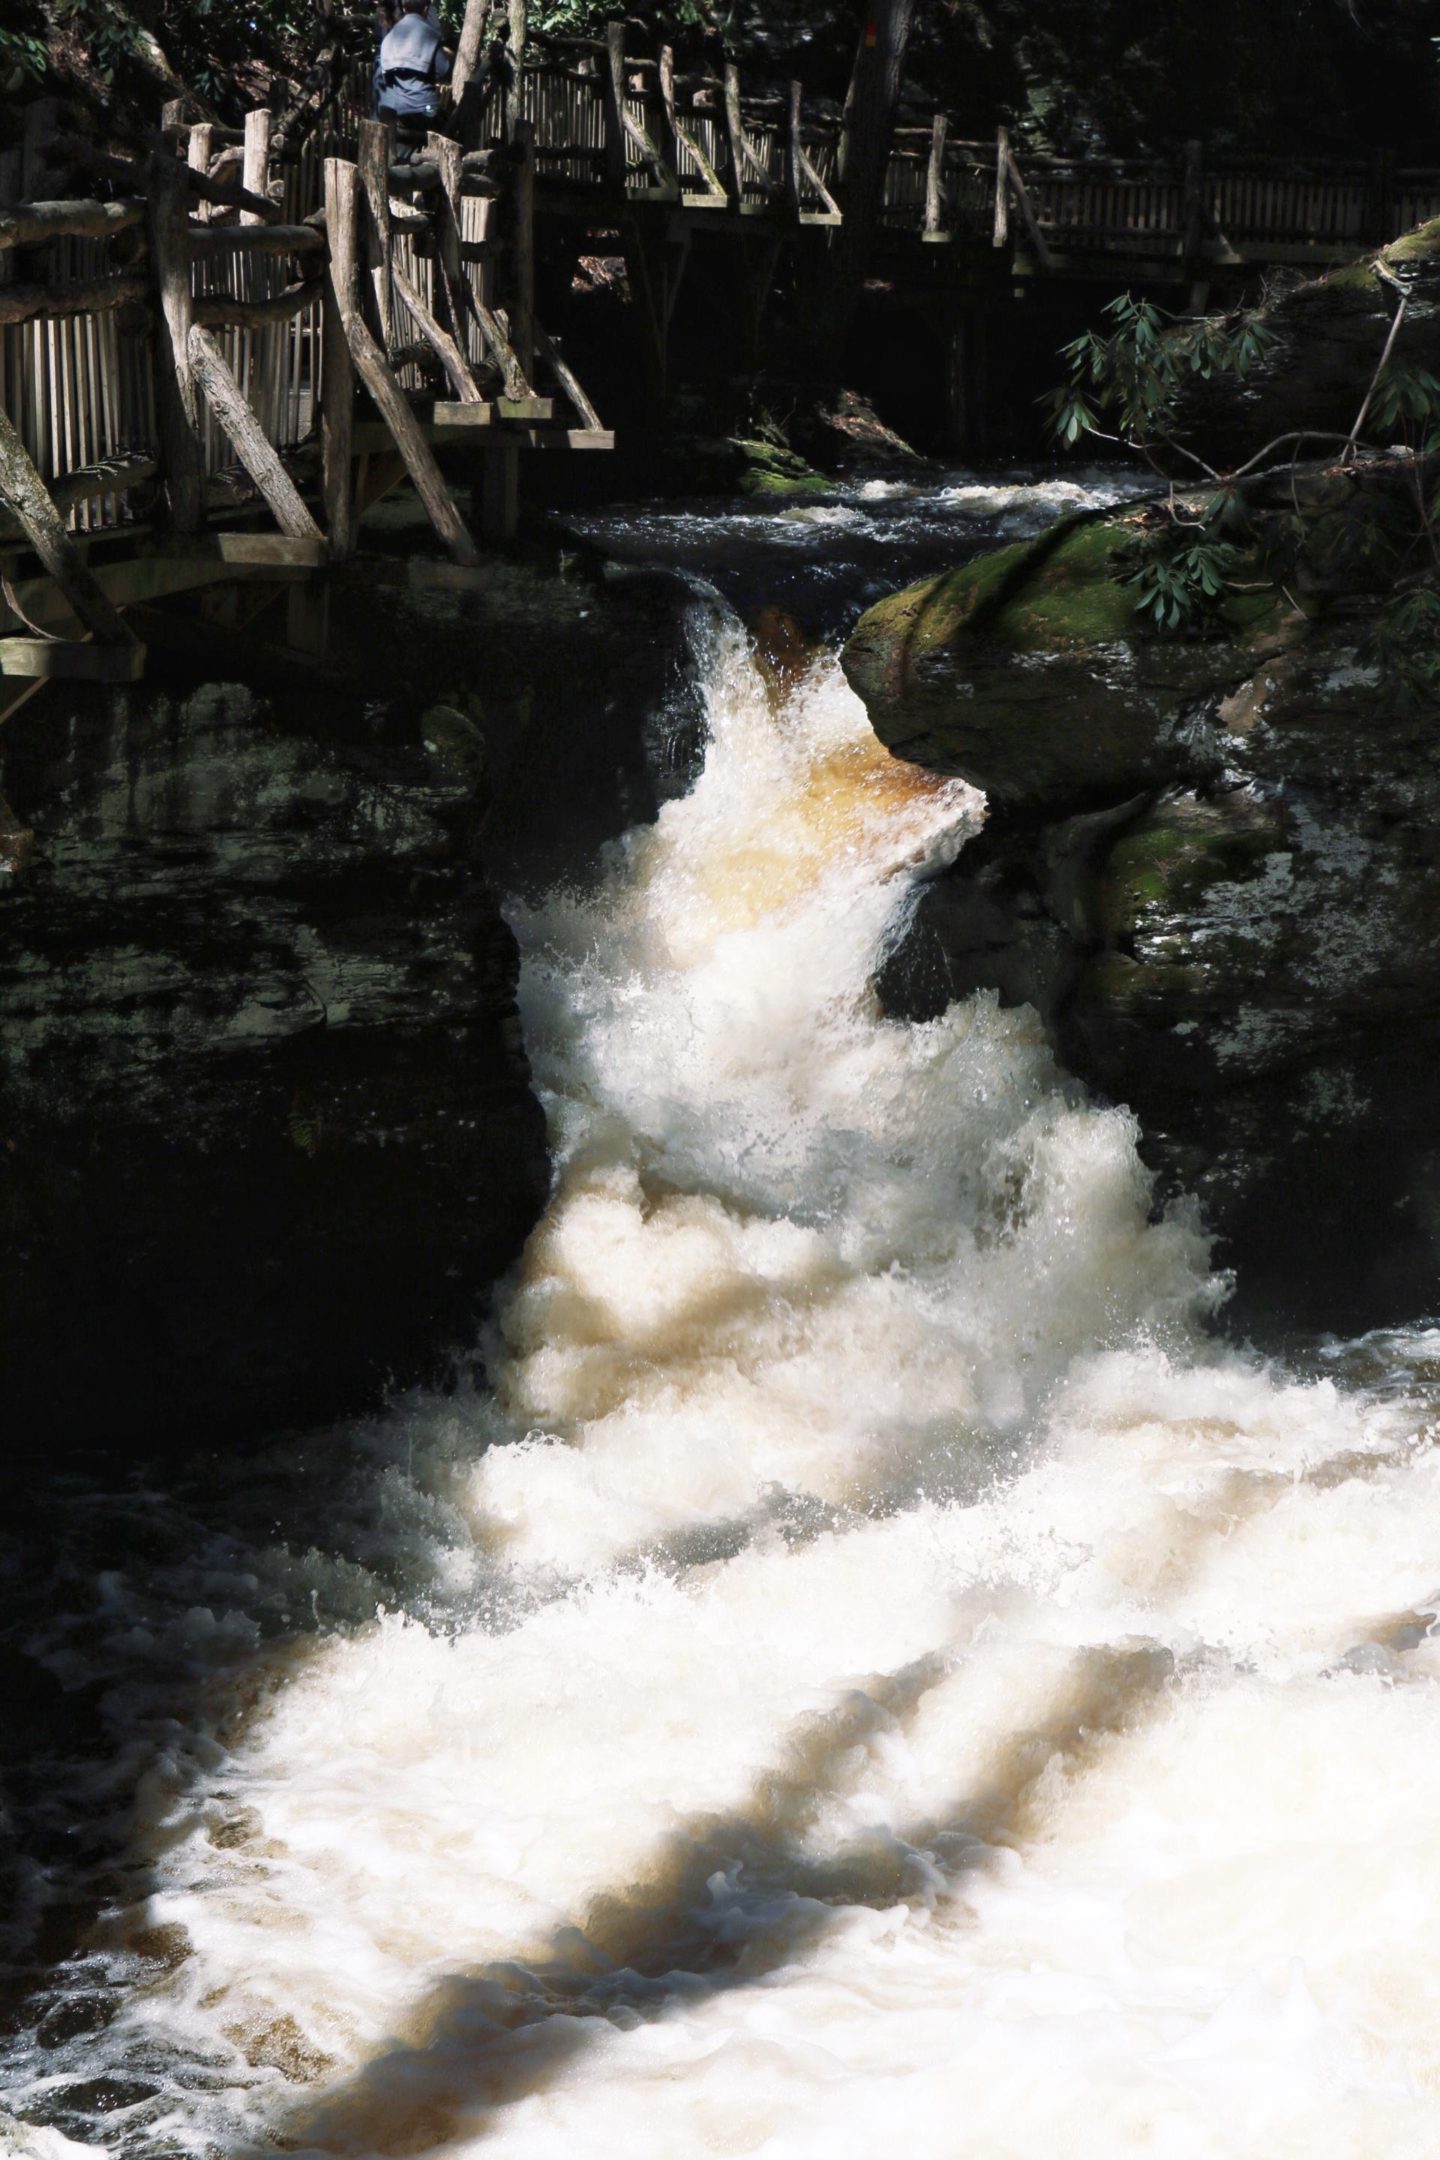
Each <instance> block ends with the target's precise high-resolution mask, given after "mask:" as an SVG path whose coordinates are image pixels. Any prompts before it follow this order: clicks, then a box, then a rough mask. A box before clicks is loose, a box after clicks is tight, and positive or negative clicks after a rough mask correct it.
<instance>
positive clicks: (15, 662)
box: [0, 637, 145, 683]
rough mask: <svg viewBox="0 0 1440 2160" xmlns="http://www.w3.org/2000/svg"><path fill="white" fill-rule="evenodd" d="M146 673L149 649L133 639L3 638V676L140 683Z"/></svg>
mask: <svg viewBox="0 0 1440 2160" xmlns="http://www.w3.org/2000/svg"><path fill="white" fill-rule="evenodd" d="M144 672H145V647H144V646H143V645H141V644H139V643H138V642H137V641H136V640H135V639H134V638H130V637H127V639H126V642H125V643H124V644H123V645H101V644H98V643H87V642H85V641H83V640H79V641H77V640H75V639H72V638H48V637H43V638H41V637H0V675H26V676H37V677H40V678H42V679H43V680H46V681H50V680H53V679H57V678H58V679H61V680H63V681H66V682H99V683H127V682H139V680H140V678H141V676H142V675H143V674H144Z"/></svg>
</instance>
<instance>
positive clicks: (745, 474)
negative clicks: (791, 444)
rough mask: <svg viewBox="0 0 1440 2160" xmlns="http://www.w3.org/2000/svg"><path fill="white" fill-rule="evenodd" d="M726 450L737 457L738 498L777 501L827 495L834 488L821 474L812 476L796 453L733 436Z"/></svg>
mask: <svg viewBox="0 0 1440 2160" xmlns="http://www.w3.org/2000/svg"><path fill="white" fill-rule="evenodd" d="M730 446H731V448H732V450H734V451H736V452H737V453H738V456H739V461H740V471H739V475H738V480H737V485H738V487H739V489H740V492H741V494H742V495H758V496H764V497H780V498H788V497H790V496H805V495H828V494H829V493H830V492H831V490H832V489H833V488H834V485H835V483H834V481H833V480H828V479H827V478H826V477H825V475H824V473H821V472H816V470H815V468H814V466H813V465H810V464H807V463H806V461H805V459H804V458H803V457H801V456H800V454H799V452H798V451H795V450H787V449H784V448H783V447H782V446H781V445H780V444H778V443H771V442H761V441H758V440H756V439H753V438H751V437H747V436H733V437H732V438H731V445H730Z"/></svg>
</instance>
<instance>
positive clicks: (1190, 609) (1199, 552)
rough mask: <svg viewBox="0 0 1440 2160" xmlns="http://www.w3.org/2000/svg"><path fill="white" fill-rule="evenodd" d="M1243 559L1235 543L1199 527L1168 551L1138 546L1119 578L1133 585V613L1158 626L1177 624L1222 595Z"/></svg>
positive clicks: (1189, 619)
mask: <svg viewBox="0 0 1440 2160" xmlns="http://www.w3.org/2000/svg"><path fill="white" fill-rule="evenodd" d="M1243 560H1244V558H1243V556H1242V555H1241V552H1240V550H1239V549H1238V548H1234V547H1231V546H1230V545H1229V543H1228V542H1227V541H1224V540H1213V539H1210V538H1207V537H1206V536H1205V535H1204V534H1203V533H1202V534H1201V535H1200V536H1199V537H1197V538H1195V539H1191V540H1184V541H1182V542H1181V543H1180V544H1179V545H1178V546H1172V547H1171V548H1170V549H1169V551H1168V552H1167V551H1164V550H1162V549H1159V548H1153V549H1144V550H1142V551H1141V560H1140V564H1139V567H1138V569H1136V570H1134V571H1133V572H1132V573H1131V575H1130V576H1129V577H1127V578H1126V579H1125V583H1126V584H1127V585H1133V586H1134V588H1135V595H1136V597H1135V607H1136V612H1137V613H1138V614H1141V615H1149V617H1150V618H1151V621H1152V622H1153V623H1154V625H1155V627H1156V629H1158V630H1178V629H1180V628H1181V627H1182V626H1188V625H1192V624H1193V623H1194V622H1195V621H1196V619H1197V618H1198V617H1199V616H1200V615H1201V614H1202V613H1203V612H1204V611H1205V610H1206V609H1207V608H1210V607H1213V606H1214V605H1215V604H1216V603H1217V602H1219V601H1221V600H1223V599H1224V598H1225V595H1226V594H1227V592H1229V591H1230V589H1231V582H1232V580H1233V578H1234V576H1235V573H1236V572H1237V571H1238V570H1239V569H1240V568H1241V566H1242V563H1243Z"/></svg>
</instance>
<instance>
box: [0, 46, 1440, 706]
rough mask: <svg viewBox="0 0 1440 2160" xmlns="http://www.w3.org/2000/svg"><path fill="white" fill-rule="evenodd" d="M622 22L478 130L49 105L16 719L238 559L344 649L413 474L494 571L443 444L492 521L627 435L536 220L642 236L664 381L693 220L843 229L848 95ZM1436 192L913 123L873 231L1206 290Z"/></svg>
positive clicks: (484, 119)
mask: <svg viewBox="0 0 1440 2160" xmlns="http://www.w3.org/2000/svg"><path fill="white" fill-rule="evenodd" d="M624 36H625V32H624V26H623V25H621V24H618V23H616V24H612V25H611V27H610V30H609V33H608V35H607V36H606V37H605V38H604V39H599V40H596V39H574V40H569V41H561V42H556V41H549V42H545V43H543V44H540V43H537V44H534V45H532V46H531V47H530V48H529V49H527V50H526V51H525V53H524V56H523V61H522V63H521V64H520V65H519V66H518V67H517V66H515V65H514V64H513V62H511V60H510V59H509V57H508V54H507V53H506V52H505V51H504V50H503V49H502V48H500V47H497V48H495V51H494V53H492V56H490V58H488V59H487V60H486V61H485V62H484V63H483V64H482V65H481V66H480V67H478V68H476V69H475V71H474V76H473V80H472V81H471V83H470V84H469V85H468V86H465V85H462V86H461V88H462V91H463V93H464V94H463V95H462V96H461V99H460V104H459V108H458V114H457V127H458V131H459V132H460V133H461V134H462V135H463V136H464V137H465V139H466V140H468V141H471V142H473V143H475V144H476V145H477V146H478V147H476V148H475V149H473V150H471V151H470V152H468V153H467V152H465V151H463V150H462V148H461V145H460V143H459V142H458V141H455V140H452V139H450V138H449V137H448V136H444V135H439V134H435V135H431V136H430V137H429V138H428V140H427V141H426V142H425V143H423V144H421V145H418V146H410V147H409V148H408V149H407V150H401V149H399V148H397V145H396V142H395V139H394V136H393V133H392V132H391V131H390V130H389V129H388V128H387V127H385V126H383V125H382V124H381V123H379V122H376V121H371V120H368V119H366V118H364V117H363V116H362V109H361V108H362V100H363V99H364V98H365V96H366V95H367V94H368V82H367V80H366V71H364V70H359V69H355V70H352V71H351V73H350V75H349V76H348V77H347V78H346V79H345V80H344V81H343V82H342V84H341V86H340V88H339V91H338V93H337V95H336V96H335V97H334V98H333V99H332V100H331V102H330V104H329V106H328V108H327V109H325V110H324V111H322V112H321V113H320V115H319V116H318V119H317V123H316V125H315V126H313V127H312V130H311V133H310V135H309V137H308V139H306V140H304V141H303V142H301V143H300V145H299V147H294V148H292V147H288V146H287V144H286V141H285V139H284V131H283V129H281V130H280V131H276V130H273V129H272V127H271V123H270V116H269V114H268V113H265V112H254V113H251V114H250V115H249V117H248V119H247V121H246V124H245V126H244V128H243V130H238V129H237V130H230V129H225V128H221V127H217V126H211V125H207V124H196V125H186V124H185V123H184V122H183V120H182V119H181V118H180V115H179V112H178V109H176V110H175V111H173V112H172V113H170V114H169V115H167V125H166V128H165V130H164V134H163V136H162V137H159V138H157V139H156V143H155V146H154V147H153V148H152V150H151V151H150V152H149V153H147V154H145V155H143V156H135V157H128V158H127V157H120V156H117V155H115V154H113V153H111V152H107V151H103V150H101V149H98V148H97V147H96V146H95V145H94V144H93V143H92V142H90V141H87V140H82V139H80V138H77V137H75V136H71V135H66V134H64V133H63V132H62V131H61V129H60V127H59V125H58V117H57V113H56V110H55V109H54V108H53V107H50V106H47V105H44V104H41V105H37V106H35V107H34V108H32V110H31V112H30V114H29V116H28V118H27V125H26V134H25V140H24V143H23V145H22V146H21V147H20V148H19V149H17V150H15V151H12V152H8V153H5V154H0V578H3V586H0V678H3V680H0V717H3V714H4V711H5V710H6V709H7V707H8V706H10V705H13V703H14V702H15V701H16V700H17V699H18V697H19V696H20V695H22V694H24V692H25V690H26V689H27V688H28V687H29V686H31V685H33V684H34V683H36V682H38V681H40V680H43V679H46V678H47V677H53V676H55V675H60V674H67V673H68V674H77V675H89V676H92V677H100V678H108V679H124V678H126V677H129V676H133V675H135V674H136V673H138V672H139V671H140V670H141V669H142V668H143V664H144V654H143V650H142V649H141V647H140V645H139V642H138V640H137V639H136V637H135V635H134V633H133V631H132V630H131V629H130V628H129V626H128V625H127V623H126V622H125V620H124V611H125V610H126V609H127V608H131V607H134V606H136V605H137V604H141V603H144V602H149V601H154V600H156V599H159V598H162V597H163V596H164V595H165V594H167V593H173V592H179V591H185V590H190V589H193V588H194V587H195V586H196V585H203V584H205V583H207V582H212V581H213V582H224V583H227V584H234V585H242V584H244V583H245V582H246V581H251V582H259V583H262V584H266V585H267V586H274V585H279V584H288V585H289V586H291V587H292V588H293V591H292V599H291V604H290V607H289V614H288V624H289V629H288V635H289V638H290V640H291V642H292V643H293V644H294V645H296V646H298V647H304V646H306V645H309V646H312V647H313V646H315V645H316V644H318V643H320V642H321V641H322V639H323V622H322V621H321V620H320V611H319V610H318V609H317V607H316V605H315V603H314V602H313V600H312V599H311V598H310V596H309V593H308V591H307V588H308V587H309V586H310V585H311V582H312V581H313V578H314V574H315V571H316V570H317V568H318V567H319V566H321V565H323V564H324V563H326V562H330V561H335V560H343V559H344V557H345V556H347V555H348V554H349V553H350V552H351V551H352V550H353V548H354V545H355V533H356V527H357V524H358V521H359V519H360V517H361V516H362V515H363V513H364V511H365V509H366V508H367V507H368V506H369V505H370V504H371V503H373V502H374V501H375V500H377V499H378V497H379V496H380V495H382V494H383V493H384V492H386V490H387V489H389V488H390V487H392V486H394V485H395V484H396V483H397V482H398V481H400V480H402V479H404V478H407V477H408V479H409V480H410V481H412V482H413V484H414V486H415V487H416V489H417V491H418V493H419V494H420V496H421V498H422V500H423V501H424V502H425V505H426V507H427V509H428V511H429V513H430V515H431V517H432V519H433V521H434V523H435V526H436V530H437V532H438V533H439V535H440V537H441V539H442V540H443V542H444V544H445V546H446V547H447V548H448V549H449V550H450V552H451V553H452V554H453V555H455V556H456V557H457V558H458V559H459V560H460V561H462V562H465V561H470V560H473V559H474V555H475V551H476V544H475V540H474V538H473V537H472V535H471V533H470V531H469V530H468V528H467V526H466V524H465V522H464V521H463V519H462V517H461V513H460V510H459V508H458V507H457V505H456V502H455V500H454V498H453V496H452V495H451V492H450V490H449V489H448V488H447V487H446V484H445V482H444V480H443V478H442V477H441V473H440V469H439V466H438V464H437V462H436V457H435V450H436V448H437V446H440V445H443V444H451V445H454V444H461V443H463V444H464V446H465V447H466V448H467V450H469V451H471V452H472V453H474V454H475V456H476V458H477V459H478V465H477V467H476V468H475V469H476V470H478V471H480V472H481V473H483V481H482V483H481V485H480V487H479V489H478V495H479V500H480V504H481V513H482V514H481V529H482V535H493V536H503V535H505V534H507V533H509V532H511V531H513V529H514V523H515V516H516V501H517V490H518V474H519V469H520V465H521V461H522V459H523V457H524V456H525V455H526V454H528V453H530V452H531V451H536V450H555V449H559V450H564V451H587V450H604V449H606V448H609V447H610V446H611V444H612V441H613V438H612V437H611V435H610V433H609V432H608V431H607V429H606V428H605V426H604V423H603V421H602V419H601V416H600V414H599V413H598V412H597V411H596V410H595V407H594V405H593V404H592V403H591V401H590V399H589V397H588V396H587V394H586V392H585V389H584V387H583V385H582V383H581V380H580V378H579V375H578V374H577V373H576V370H575V368H574V366H573V365H572V364H571V363H570V361H569V360H567V357H566V356H565V355H564V354H562V353H561V351H560V350H559V348H558V346H557V345H556V344H555V342H554V340H553V339H552V338H550V337H549V336H548V335H547V333H546V330H545V328H544V325H543V324H542V323H541V322H540V321H539V319H538V317H537V314H536V295H535V268H534V264H535V236H536V230H537V226H545V225H547V224H548V225H551V226H558V225H563V226H566V227H568V228H570V232H569V235H568V237H569V240H570V242H571V244H574V243H575V242H578V243H579V245H580V246H582V247H583V246H584V244H585V236H586V235H587V233H594V232H605V231H609V232H610V233H612V235H614V236H615V237H616V238H617V239H618V242H619V244H620V245H621V246H623V247H624V249H625V252H626V254H627V257H628V258H629V259H630V260H631V262H632V264H633V266H634V271H635V273H636V275H635V276H634V277H633V278H632V282H633V283H634V284H635V285H636V286H637V288H638V290H637V294H636V297H637V299H638V300H639V301H640V303H641V315H642V317H643V318H644V319H645V320H646V322H647V323H648V326H649V334H650V337H651V340H652V344H653V348H654V354H655V358H656V362H657V372H658V374H659V376H660V379H661V380H662V381H663V378H664V369H665V351H666V345H667V339H668V326H669V320H670V316H671V313H672V312H673V308H674V304H675V293H676V290H677V289H678V283H679V279H680V277H681V276H682V275H683V269H684V262H685V260H686V257H687V255H688V251H689V246H690V242H691V240H692V238H693V237H694V236H695V235H697V234H703V233H706V232H711V233H719V234H732V235H736V236H739V237H740V238H742V239H751V238H757V237H758V238H760V239H761V240H762V241H763V242H764V245H762V246H760V247H759V248H757V249H755V250H753V251H752V252H753V255H754V260H755V261H756V263H757V265H758V270H757V275H758V277H759V278H760V279H762V280H763V282H764V285H765V286H767V287H768V283H769V280H770V279H771V277H772V276H773V273H774V265H775V260H776V254H777V251H778V250H779V249H780V248H781V247H784V246H786V245H789V246H795V247H824V246H825V245H827V244H828V239H827V234H828V232H829V231H830V230H833V228H834V227H835V226H836V225H837V224H838V223H840V222H841V216H842V213H841V207H840V205H841V201H842V200H843V193H844V190H843V186H842V183H841V180H840V178H839V175H840V173H841V170H842V166H843V160H844V138H843V126H844V123H843V117H842V115H841V114H840V113H839V112H838V111H837V110H834V109H832V108H825V107H822V106H819V105H817V104H816V103H815V102H814V101H812V100H808V99H807V97H806V96H805V94H804V92H803V90H802V88H801V86H800V85H799V84H798V83H792V84H791V85H789V87H788V89H787V90H784V91H781V92H778V93H777V92H774V91H772V92H769V93H767V94H765V95H757V96H750V95H747V94H746V92H745V88H744V85H743V84H742V81H741V79H740V76H739V73H738V71H737V70H736V69H735V68H734V67H725V68H723V70H721V71H720V72H712V71H707V70H705V69H702V70H699V71H695V72H690V73H685V72H683V71H680V70H678V69H677V66H676V63H675V58H674V54H673V52H672V50H671V48H670V47H668V46H665V47H662V48H661V49H660V51H659V53H658V54H657V55H656V56H653V57H643V56H642V57H636V56H634V55H632V54H627V53H626V51H625V49H624ZM496 55H498V59H497V57H496ZM1436 215H1440V168H1437V169H1433V170H1431V169H1427V170H1424V171H1409V170H1397V169H1395V168H1394V167H1393V165H1391V164H1388V163H1386V162H1384V161H1377V162H1376V163H1374V164H1373V165H1371V166H1369V167H1363V168H1362V167H1360V166H1358V165H1345V164H1335V165H1333V166H1327V167H1325V168H1324V169H1320V168H1316V169H1314V170H1311V171H1308V172H1296V171H1294V170H1280V169H1278V168H1269V167H1266V166H1264V165H1263V164H1262V163H1261V162H1259V161H1252V162H1250V163H1247V164H1207V163H1205V161H1204V160H1203V159H1202V157H1201V154H1200V151H1199V148H1198V146H1196V145H1193V144H1192V145H1190V146H1188V147H1187V148H1186V149H1185V150H1184V151H1183V152H1182V153H1181V154H1180V155H1179V156H1178V157H1177V159H1176V160H1175V161H1174V162H1173V163H1171V164H1163V163H1157V162H1140V161H1135V160H1125V159H1119V160H1116V159H1104V160H1101V159H1082V160H1061V159H1040V158H1036V157H1030V156H1027V157H1025V158H1024V159H1022V158H1020V157H1019V156H1018V155H1017V153H1016V151H1015V149H1014V147H1013V146H1012V145H1011V143H1010V142H1009V140H1008V139H1007V137H1006V134H1005V132H1004V130H1000V131H999V132H998V133H997V135H996V137H995V138H994V139H993V140H988V141H984V142H980V141H973V140H965V139H962V138H959V137H958V136H956V135H953V134H952V133H951V131H950V127H949V123H948V121H947V118H946V116H945V115H944V114H932V115H929V116H918V117H917V116H911V115H907V114H902V116H901V122H900V125H899V127H898V129H897V131H896V134H895V138H894V145H893V149H892V152H891V155H890V160H889V165H888V169H887V173H886V180H885V192H884V204H883V210H882V216H881V227H880V234H879V238H878V241H877V248H878V251H879V254H880V256H881V258H883V265H884V270H885V274H886V275H887V276H892V275H895V276H899V277H900V278H901V279H904V278H907V277H908V278H911V279H913V280H914V281H915V282H916V284H917V285H919V286H923V287H924V288H925V289H926V290H927V291H928V292H930V293H932V294H933V293H934V292H936V291H937V290H941V289H943V290H944V291H946V292H947V293H949V294H950V295H952V296H955V298H956V304H957V305H963V296H964V294H965V293H966V292H967V290H972V289H978V288H980V287H982V286H983V287H985V288H986V289H988V290H990V291H991V292H994V291H995V290H997V289H1001V288H1003V287H1005V286H1009V285H1013V281H1014V280H1015V278H1016V277H1033V278H1044V277H1055V278H1100V279H1104V280H1106V281H1108V282H1111V283H1116V282H1124V281H1125V280H1126V279H1129V278H1133V279H1135V280H1136V281H1137V282H1139V281H1151V282H1162V283H1163V282H1171V283H1175V284H1177V285H1181V286H1184V287H1186V288H1188V289H1190V290H1192V291H1194V290H1195V289H1196V288H1204V287H1206V286H1207V285H1209V284H1210V283H1211V282H1212V281H1214V280H1216V279H1220V280H1224V279H1225V278H1226V277H1227V276H1230V277H1237V276H1244V275H1245V274H1248V273H1251V272H1253V270H1254V269H1255V268H1256V267H1257V266H1263V265H1271V264H1308V265H1311V266H1313V267H1314V268H1316V269H1317V270H1318V269H1323V268H1325V267H1326V266H1328V265H1330V264H1334V263H1337V262H1341V261H1344V260H1346V259H1347V258H1349V257H1350V256H1352V255H1354V254H1355V253H1356V252H1358V251H1359V250H1360V249H1362V248H1364V247H1365V246H1366V245H1374V244H1379V243H1380V242H1383V241H1384V240H1386V239H1389V238H1392V237H1394V236H1395V235H1397V234H1398V233H1400V232H1401V231H1404V230H1406V229H1408V228H1409V227H1410V226H1412V225H1414V224H1416V223H1418V222H1420V221H1421V220H1423V219H1425V218H1427V217H1432V216H1436ZM763 297H764V294H763V290H762V291H759V292H758V293H757V309H758V306H759V305H760V304H761V303H762V302H763ZM357 400H358V403H357ZM257 516H259V517H261V518H263V519H264V520H265V522H266V524H267V527H268V529H267V530H263V531H260V530H251V531H249V532H246V531H244V530H242V529H241V528H242V527H244V526H245V525H247V524H249V525H250V526H253V525H254V524H255V521H256V518H257Z"/></svg>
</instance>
